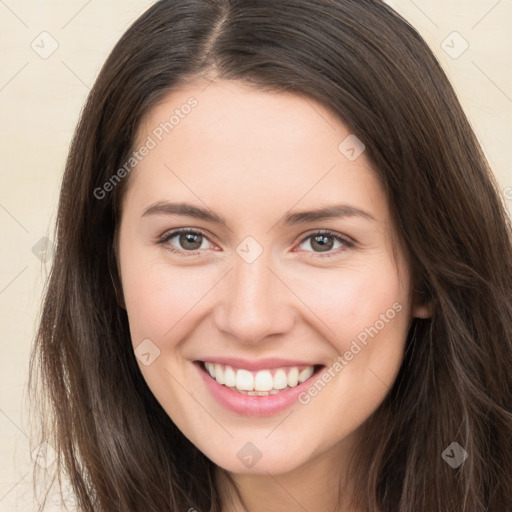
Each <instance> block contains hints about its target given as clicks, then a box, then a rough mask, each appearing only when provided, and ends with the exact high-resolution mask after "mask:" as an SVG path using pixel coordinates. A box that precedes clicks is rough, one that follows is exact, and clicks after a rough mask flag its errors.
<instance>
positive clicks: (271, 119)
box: [130, 81, 386, 217]
mask: <svg viewBox="0 0 512 512" xmlns="http://www.w3.org/2000/svg"><path fill="white" fill-rule="evenodd" d="M346 141H348V144H349V146H350V145H352V146H354V136H353V135H352V134H351V133H350V130H349V129H348V128H347V127H346V126H345V125H344V124H343V122H342V121H341V120H340V119H339V118H338V117H337V116H336V115H335V114H334V113H332V112H331V111H329V109H327V108H326V107H324V106H323V105H322V104H320V103H319V102H317V101H315V100H314V99H312V98H310V97H307V96H304V95H298V94H293V93H282V92H279V93H277V92H276V93H274V92H267V91H262V90H258V89H256V88H254V87H251V86H249V85H247V84H244V83H241V82H233V81H214V82H206V81H198V82H195V83H190V84H188V85H187V86H182V87H180V88H179V89H176V90H174V91H172V92H171V93H168V94H167V95H166V96H165V97H163V98H162V100H161V101H159V102H158V104H156V105H155V106H154V107H153V108H152V109H151V110H150V111H149V113H148V114H147V115H146V116H145V118H144V119H143V121H142V122H141V124H140V126H139V131H138V137H137V143H136V145H135V149H137V148H138V147H141V146H143V145H144V144H147V145H148V146H151V149H150V151H148V152H147V155H146V156H145V157H144V158H143V159H142V160H141V161H140V162H139V163H138V164H137V166H136V168H135V169H134V171H133V172H132V173H131V176H130V182H131V184H130V189H132V188H133V189H134V190H133V192H136V196H137V197H139V199H141V200H142V199H144V200H145V201H146V202H147V201H150V200H151V201H154V200H164V199H177V198H178V197H179V199H192V200H194V199H195V200H196V201H197V199H201V200H202V199H204V201H205V202H206V203H208V204H209V201H210V202H211V201H215V202H216V203H217V204H216V206H217V205H219V204H220V205H221V206H222V207H223V208H224V213H225V216H229V215H231V214H232V215H235V216H240V213H241V212H243V211H249V212H251V213H258V214H259V215H263V214H264V213H265V212H267V211H268V210H269V208H270V207H273V206H279V207H280V208H281V209H282V210H283V211H284V210H286V209H289V208H291V207H292V206H293V205H294V204H296V203H297V202H300V206H301V207H309V206H322V205H324V204H325V203H335V202H340V201H345V202H351V203H357V204H359V205H360V206H364V207H365V208H367V209H368V208H369V207H371V208H372V209H374V210H376V216H377V217H378V216H381V217H382V216H383V215H384V214H385V210H386V201H385V198H384V196H383V194H382V191H381V189H380V187H379V184H378V180H377V178H376V175H375V172H374V170H373V169H372V167H371V164H370V162H369V161H368V159H367V158H366V155H365V154H364V152H362V153H361V154H360V156H358V157H357V158H355V159H353V158H347V153H346V149H347V142H346ZM355 144H356V145H355V146H354V148H355V150H356V151H357V152H358V151H360V149H361V148H360V147H358V146H357V140H356V141H355ZM348 156H349V157H353V156H354V152H352V153H351V154H350V153H349V154H348ZM356 156H357V153H356ZM211 206H212V207H213V205H211ZM230 207H231V210H232V211H229V210H230ZM379 210H380V212H379Z"/></svg>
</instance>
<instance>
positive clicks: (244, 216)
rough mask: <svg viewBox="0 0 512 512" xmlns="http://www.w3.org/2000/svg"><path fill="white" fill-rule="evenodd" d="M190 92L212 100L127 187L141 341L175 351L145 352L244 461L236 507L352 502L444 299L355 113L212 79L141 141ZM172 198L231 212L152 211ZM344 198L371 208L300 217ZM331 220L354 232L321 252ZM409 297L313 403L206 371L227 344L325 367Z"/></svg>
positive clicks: (124, 268)
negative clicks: (415, 331) (358, 452)
mask: <svg viewBox="0 0 512 512" xmlns="http://www.w3.org/2000/svg"><path fill="white" fill-rule="evenodd" d="M191 96H193V97H194V98H196V99H197V102H198V104H197V106H196V107H195V108H194V109H192V110H191V111H190V113H189V114H187V115H186V116H184V117H183V118H181V119H180V121H179V124H177V125H176V126H175V127H174V129H173V130H172V132H170V133H169V134H166V135H165V136H164V137H163V138H162V140H161V141H158V144H157V145H156V147H154V148H153V149H151V151H149V153H148V154H147V156H145V157H144V159H143V160H142V161H141V162H140V163H139V164H138V165H137V167H136V169H135V170H134V171H132V173H131V175H130V178H129V180H130V181H129V186H128V188H127V191H126V194H125V196H124V199H123V205H122V216H121V222H120V227H119V232H118V246H117V249H118V257H119V266H120V274H121V280H122V287H123V295H124V301H125V306H126V310H127V313H128V318H129V324H130V332H131V337H132V342H133V346H134V348H136V347H137V346H138V345H139V344H140V343H141V342H142V341H143V340H151V341H150V343H151V344H152V345H150V347H158V350H159V351H160V352H159V355H158V357H156V359H154V361H153V362H152V363H151V364H148V365H145V364H141V362H140V360H139V359H138V362H139V367H140V370H141V372H142V375H143V377H144V379H145V380H146V382H147V384H148V386H149V388H150V389H151V391H152V392H153V394H154V395H155V397H156V398H157V400H158V401H159V402H160V404H161V405H162V407H163V408H164V409H165V411H166V412H167V413H168V415H169V416H170V417H171V418H172V420H173V421H174V423H175V424H176V425H177V426H178V428H179V429H180V430H181V431H182V432H183V434H184V435H185V436H186V437H187V438H188V439H189V440H190V441H191V442H192V443H194V444H195V446H196V447H197V448H198V449H199V450H201V451H202V452H203V453H204V454H205V455H206V456H207V457H208V458H209V459H211V460H212V461H213V462H214V463H215V464H217V465H218V466H219V468H221V469H219V477H220V478H222V476H223V474H225V473H224V472H228V473H229V474H230V475H231V476H232V477H233V479H234V481H235V483H236V485H237V488H238V491H239V493H240V496H241V498H242V501H243V506H242V504H241V503H235V505H233V506H231V505H229V504H228V503H227V500H226V503H225V504H224V507H223V512H234V511H237V512H238V511H241V510H244V509H245V510H248V511H250V512H254V511H258V512H263V511H275V510H289V511H291V512H294V511H303V510H308V511H310V512H320V511H335V510H348V508H346V507H344V508H342V509H340V508H338V507H337V498H338V496H337V486H338V483H339V482H340V483H341V484H342V485H345V486H346V490H347V492H348V490H349V489H350V480H349V479H348V478H347V476H346V466H347V462H348V457H349V456H350V454H351V450H352V449H353V447H354V443H355V442H356V440H357V439H358V434H359V432H360V428H361V425H362V424H363V423H364V422H365V421H366V420H367V419H368V418H369V417H370V416H371V415H372V413H373V412H374V411H375V410H376V408H377V407H378V406H379V405H380V404H381V402H382V401H383V400H384V398H385V396H386V394H387V392H388V390H389V388H390V387H391V385H392V383H393V381H394V380H395V378H396V375H397V373H398V370H399V367H400V364H401V362H402V358H403V351H404V344H405V340H406V335H407V332H408V328H409V325H410V322H411V319H412V318H413V317H414V316H420V317H424V316H426V315H427V313H428V312H427V311H426V309H425V307H424V306H422V305H421V304H419V303H417V300H416V298H415V296H414V295H413V293H412V290H411V275H410V272H409V268H408V265H407V264H406V262H405V261H404V258H403V257H402V254H401V252H400V251H398V256H399V258H398V261H396V262H395V259H394V257H393V253H392V250H393V243H392V234H393V229H394V228H393V226H392V225H391V223H390V212H389V207H388V205H387V201H386V198H385V196H384V193H383V191H382V189H381V187H380V185H379V183H378V181H377V178H376V176H375V174H374V172H373V171H372V167H371V163H370V162H369V160H368V159H367V157H366V155H365V153H364V152H363V153H362V154H361V155H360V156H359V157H358V158H357V159H355V160H354V161H350V160H349V159H347V158H346V156H345V155H344V154H342V153H341V152H340V151H339V149H338V146H339V144H340V142H342V141H343V140H344V139H345V138H346V137H347V136H348V135H349V134H350V131H349V130H348V128H347V127H346V126H345V125H344V124H343V123H341V122H340V120H339V119H337V118H336V117H335V116H334V115H333V114H332V113H331V112H329V111H328V110H327V109H326V108H325V107H323V106H322V105H321V104H319V103H317V102H316V101H314V100H313V99H311V98H307V99H306V98H304V97H302V96H299V95H296V94H290V93H269V92H262V91H259V90H257V89H255V88H253V87H249V86H247V85H244V84H242V83H239V82H227V81H220V80H217V81H215V82H213V83H211V84H210V85H208V87H205V82H204V81H201V80H198V81H197V82H195V83H189V84H187V85H186V86H182V87H181V88H180V89H177V90H174V91H172V93H169V94H168V95H167V96H165V97H164V99H163V100H162V101H160V102H159V103H158V105H156V106H155V107H154V108H153V109H152V110H151V111H150V112H149V114H148V115H147V116H146V118H145V119H144V122H143V123H141V126H140V130H139V137H138V143H139V144H142V143H143V142H144V141H146V140H147V137H148V136H151V135H152V132H153V130H154V129H155V127H157V126H159V125H160V123H162V122H164V121H165V120H168V119H169V117H170V115H171V114H172V112H173V111H174V110H175V109H176V108H180V106H182V105H184V104H185V103H186V102H187V99H188V98H189V97H191ZM153 138H155V137H154V136H153ZM136 147H139V145H137V146H136ZM157 202H180V203H189V204H191V205H194V206H197V207H199V208H206V209H208V210H209V211H210V212H214V213H215V214H216V215H218V216H220V217H222V219H224V221H225V224H224V223H215V222H213V221H211V220H207V219H199V218H193V217H190V216H184V215H178V214H170V213H165V212H162V211H160V212H157V213H152V214H147V215H144V212H145V211H146V210H147V209H148V208H149V207H150V206H151V205H154V204H155V203H157ZM334 204H345V205H350V206H352V207H355V208H357V209H359V210H362V211H364V212H366V213H367V214H369V215H367V216H363V215H345V216H341V217H338V218H330V219H323V220H309V221H308V222H305V223H298V224H290V225H285V224H284V221H283V219H284V217H285V216H286V215H288V214H290V213H295V212H298V211H304V210H316V209H318V208H321V207H325V206H327V205H334ZM370 216H371V217H370ZM178 228H189V229H190V231H191V232H192V234H194V233H196V234H197V233H198V232H199V233H200V234H202V235H203V236H202V237H201V236H199V238H196V240H198V243H197V244H196V245H194V246H193V247H192V244H191V243H189V245H186V242H187V239H184V237H181V238H180V236H179V235H176V236H174V237H172V238H170V239H168V240H167V241H164V242H162V243H158V240H159V239H160V238H162V236H163V235H165V234H166V233H169V232H171V231H172V230H175V229H178ZM319 230H330V231H333V232H334V233H335V234H336V235H337V236H340V237H342V240H341V241H339V240H337V239H336V238H333V237H331V236H329V235H327V238H326V239H324V241H325V242H326V243H328V244H331V245H329V247H331V246H332V248H330V249H329V250H328V251H327V252H322V249H321V244H318V243H315V240H314V237H315V236H317V233H316V232H317V231H319ZM306 235H309V238H306ZM248 236H251V237H252V238H253V239H254V240H255V241H256V242H251V243H253V244H256V243H257V245H250V246H247V245H245V246H243V247H245V249H247V248H248V247H250V251H252V254H255V252H254V251H256V250H257V249H255V247H257V246H259V247H261V249H263V252H262V253H261V254H260V255H259V256H258V257H257V258H256V259H255V260H254V261H251V262H248V261H247V260H246V259H244V258H243V257H241V254H242V253H241V252H237V248H239V245H240V244H241V242H243V241H244V239H246V237H248ZM324 236H325V235H324ZM343 238H344V239H348V240H349V241H352V242H353V244H352V245H349V244H347V243H346V242H344V241H343ZM192 240H194V239H192ZM251 240H252V239H251ZM196 247H199V248H196ZM169 248H174V249H175V250H176V251H178V252H177V253H172V252H171V251H170V250H169ZM187 251H188V252H189V253H196V254H194V255H193V256H187V254H186V252H187ZM197 253H198V254H197ZM324 254H330V257H322V255H324ZM398 272H399V275H398ZM393 304H395V308H396V305H397V304H398V305H399V307H398V309H399V310H400V311H399V312H398V311H396V314H395V312H394V313H393V318H392V319H389V318H388V319H387V320H388V321H386V322H384V323H383V322H380V324H383V328H380V327H378V334H376V335H375V336H374V337H368V343H367V345H364V346H363V345H362V344H361V343H359V345H360V346H361V347H362V349H361V350H360V351H359V352H358V353H357V354H356V355H354V356H353V358H351V360H350V361H348V362H347V364H346V365H345V366H344V368H343V370H342V371H339V372H336V373H335V377H334V378H332V379H331V380H330V381H329V382H328V384H327V385H326V386H325V387H324V388H323V389H322V390H321V392H319V393H318V394H317V395H315V396H314V397H313V398H311V400H310V401H309V402H308V403H300V402H299V401H297V400H295V401H294V402H293V403H292V404H291V405H289V406H287V407H285V408H284V409H282V410H279V411H277V412H273V413H271V414H258V413H256V414H253V415H249V414H244V413H240V412H239V411H238V412H236V411H233V410H231V409H229V408H228V407H226V406H225V404H223V403H221V402H219V400H218V399H217V398H216V397H215V396H214V395H212V392H211V390H210V389H209V387H208V386H207V385H205V376H206V379H211V380H212V381H213V379H212V378H211V377H209V376H207V373H206V372H205V371H204V370H203V369H201V368H200V366H199V364H198V363H197V361H208V359H211V358H222V357H233V358H241V359H244V360H247V361H256V362H257V361H261V360H263V359H266V358H286V359H292V360H294V361H295V360H299V361H302V362H304V363H305V364H311V365H318V366H320V365H322V366H321V368H320V370H319V373H316V374H314V375H313V376H312V377H311V381H310V382H313V381H314V380H316V379H317V378H318V377H319V376H321V375H322V374H323V373H325V372H327V369H328V368H330V367H332V365H333V362H334V361H336V360H337V358H338V357H339V356H342V357H343V355H344V354H346V352H347V351H350V347H351V344H352V342H353V341H354V340H356V339H357V336H358V334H360V333H361V332H363V331H364V329H365V328H369V327H370V326H375V325H380V324H376V321H378V320H379V318H382V317H381V316H380V315H382V314H383V313H385V312H386V311H389V310H390V308H391V309H393ZM146 343H148V342H146ZM152 350H154V349H152ZM349 356H350V355H349ZM349 356H348V357H349ZM346 359H347V358H346ZM318 366H315V369H317V368H318ZM274 369H275V368H274ZM331 371H332V370H331ZM304 384H305V385H308V386H309V382H306V383H304ZM215 385H217V384H215ZM223 387H224V388H225V386H223ZM232 393H237V391H232ZM238 395H240V393H238ZM271 396H278V395H271ZM248 398H249V399H251V400H252V402H251V403H254V401H256V400H258V398H260V397H248ZM261 398H265V397H261ZM266 398H268V397H266ZM247 443H252V445H254V447H256V450H257V451H256V450H255V448H254V447H252V445H251V448H247ZM244 446H245V448H244V449H245V450H253V452H251V453H252V454H254V453H259V454H260V455H261V458H260V459H259V460H258V461H257V462H256V463H255V464H254V465H252V466H251V465H248V464H247V463H246V462H244V460H242V459H243V457H241V456H237V454H239V452H240V450H241V449H242V448H243V447H244ZM242 453H245V452H242ZM246 460H247V459H246ZM342 495H343V493H342ZM235 501H236V500H235Z"/></svg>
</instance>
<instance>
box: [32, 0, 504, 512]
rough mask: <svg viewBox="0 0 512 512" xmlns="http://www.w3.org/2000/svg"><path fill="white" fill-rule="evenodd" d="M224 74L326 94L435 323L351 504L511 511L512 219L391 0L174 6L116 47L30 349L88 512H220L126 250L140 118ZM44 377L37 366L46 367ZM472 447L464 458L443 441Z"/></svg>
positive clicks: (72, 181)
mask: <svg viewBox="0 0 512 512" xmlns="http://www.w3.org/2000/svg"><path fill="white" fill-rule="evenodd" d="M204 74H208V75H209V76H211V77H215V78H219V79H227V80H240V81H243V82H245V83H247V84H251V85H253V86H255V87H257V88H260V89H262V90H269V91H270V90H272V91H288V92H290V91H291V92H295V93H298V94H304V95H306V96H309V97H312V98H314V99H316V100H317V101H320V102H322V104H324V105H326V106H327V107H328V108H329V109H330V110H331V111H333V112H334V113H335V114H336V115H338V116H339V118H340V119H341V120H342V121H343V122H344V123H345V124H346V125H347V126H348V127H350V129H351V132H352V133H354V134H356V135H357V137H358V138H359V139H361V141H363V143H364V144H365V145H366V155H367V156H368V158H370V160H371V161H372V163H373V164H374V167H375V169H376V170H377V172H378V174H379V179H380V181H381V183H382V186H383V187H384V190H385V193H386V195H387V198H388V202H389V206H390V210H391V212H392V215H393V221H394V224H395V225H396V226H397V229H398V236H399V238H400V243H401V244H402V245H403V247H404V249H405V252H406V253H407V257H408V259H409V262H410V265H411V268H412V269H413V273H414V277H415V281H414V283H415V287H416V290H417V291H418V292H419V293H420V294H421V296H422V297H423V298H424V300H425V301H426V302H428V303H429V304H430V308H431V313H432V316H431V318H428V319H414V320H413V322H412V324H411V328H410V331H409V333H408V338H407V345H406V353H405V358H404V361H403V364H402V366H401V369H400V372H399V375H398V377H397V379H396V381H395V383H394V385H393V387H392V389H391V390H390V391H389V393H388V395H387V397H386V398H385V400H384V402H383V403H382V404H381V406H380V407H379V408H378V410H377V411H376V412H375V413H374V414H373V415H372V417H371V418H369V420H368V421H367V422H366V424H365V431H364V432H365V435H364V442H362V443H361V445H360V446H358V450H357V456H356V457H355V458H354V461H353V476H354V482H355V485H356V487H355V495H354V500H355V503H357V504H358V505H359V506H360V507H362V508H363V509H365V510H368V511H369V512H377V511H379V512H397V511H400V512H418V511H421V512H434V511H435V512H484V511H491V512H505V511H509V510H512V227H511V223H510V219H509V217H508V216H507V211H506V208H505V205H504V199H503V198H502V197H501V196H500V190H499V187H498V185H497V183H496V181H495V179H494V177H493V175H492V173H491V171H490V169H489V166H488V164H487V162H486V160H485V157H484V155H483V153H482V151H481V149H480V147H479V144H478V142H477V140H476V138H475V135H474V133H473V131H472V129H471V127H470V124H469V123H468V120H467V119H466V117H465V115H464V113H463V110H462V108H461V106H460V104H459V102H458V100H457V98H456V95H455V93H454V91H453V88H452V87H451V85H450V83H449V81H448V79H447V78H446V76H445V74H444V72H443V71H442V69H441V67H440V65H439V63H438V62H437V60H436V59H435V57H434V56H433V54H432V52H431V50H430V49H429V48H428V47H427V45H426V43H425V42H424V40H423V39H422V38H421V37H420V35H419V34H418V33H417V31H416V30H415V29H414V28H412V27H411V26H410V25H409V24H408V23H407V22H406V21H405V20H404V19H402V18H401V17H400V16H399V15H398V14H397V13H395V12H394V11H393V10H392V9H390V8H389V7H388V6H386V5H385V4H384V3H383V2H381V1H378V0H280V1H275V0H257V1H256V0H250V1H249V0H247V1H243V0H162V1H159V2H157V3H156V4H155V5H154V6H152V7H151V8H150V9H149V10H148V11H147V12H146V13H145V14H143V15H142V16H141V17H140V18H139V19H138V20H137V21H136V22H135V23H134V24H133V25H132V26H131V27H130V28H129V29H128V31H127V32H126V33H125V34H124V35H123V37H122V38H121V40H120V41H119V42H118V44H117V45H116V46H115V48H114V49H113V51H112V53H111V54H110V56H109V58H108V60H107V61H106V63H105V64H104V66H103V69H102V70H101V73H100V75H99V77H98V79H97V80H96V83H95V85H94V87H93V89H92V91H91V93H90V95H89V98H88V100H87V103H86V105H85V108H84V110H83V112H82V115H81V119H80V122H79V124H78V127H77V129H76V132H75V136H74V139H73V142H72V146H71V149H70V152H69V156H68V159H67V164H66V170H65V174H64V179H63V183H62V189H61V195H60V202H59V210H58V219H57V225H56V234H55V240H56V251H55V257H54V262H53V267H52V269H51V274H50V278H49V281H48V285H47V290H46V296H45V300H44V304H43V310H42V315H41V319H40V326H39V331H38V334H37V339H36V341H35V344H34V348H33V353H32V357H31V362H30V364H31V380H30V382H29V386H30V389H32V394H33V397H34V398H33V399H34V401H38V402H39V403H40V404H41V411H42V412H41V420H40V421H41V422H42V425H43V432H42V435H43V438H44V439H46V440H47V441H48V442H49V443H50V444H51V445H52V446H53V447H54V448H55V449H56V451H57V453H58V458H57V464H56V468H57V474H59V475H60V474H61V473H62V474H63V475H64V474H65V475H66V477H67V478H68V479H69V481H70V483H71V485H72V489H73V491H74V493H75V494H76V499H77V500H78V504H79V509H80V510H83V511H85V512H92V511H116V512H118V511H130V512H136V511H141V512H162V511H164V510H172V511H185V510H189V509H190V508H193V509H196V510H197V511H200V512H204V511H211V512H220V510H221V508H220V506H221V505H220V504H221V498H220V492H219V488H218V485H217V483H216V480H215V476H214V475H215V464H214V463H213V462H212V461H210V460H209V459H207V458H206V457H205V456H204V455H203V454H202V453H201V452H199V450H198V449H197V448H196V447H195V446H193V445H192V444H191V443H190V442H189V441H188V440H187V439H186V438H185V437H184V435H183V434H182V433H181V432H180V431H179V430H178V429H177V427H176V426H175V425H174V423H173V421H172V420H171V419H170V418H169V417H168V415H167V414H166V413H165V411H164V410H163V409H162V407H161V406H160V405H159V403H158V402H157V401H156V399H155V398H154V396H153V395H152V393H151V391H150V390H149V388H148V386H147V385H146V383H145V381H144V379H143V377H142V375H141V372H140V371H139V368H138V365H137V363H136V359H135V356H134V353H133V350H132V346H131V341H130V335H129V330H128V319H127V315H126V311H125V310H124V309H123V307H122V306H121V305H120V300H122V292H120V289H121V288H120V284H119V278H118V274H117V267H116V260H115V254H114V249H113V242H114V237H115V232H116V227H117V223H118V220H119V216H120V208H119V207H120V204H121V199H122V197H123V190H124V189H125V187H126V183H127V182H128V181H129V177H125V178H124V179H123V180H121V181H120V182H119V183H118V184H117V183H116V186H115V187H113V190H111V191H110V192H109V193H107V194H105V195H104V197H102V198H98V197H97V196H98V195H99V194H95V193H94V191H95V190H97V189H98V188H101V187H102V186H103V185H104V184H105V183H106V182H107V181H108V180H110V179H111V178H112V176H113V175H114V174H116V172H118V170H119V168H120V167H121V166H122V165H123V163H124V162H126V161H127V158H129V155H130V153H131V152H132V151H133V149H134V147H133V146H134V144H135V137H136V133H137V129H138V127H139V125H140V122H141V119H142V118H143V116H144V115H145V114H147V112H148V111H149V109H151V107H152V106H153V105H154V104H155V103H156V102H157V101H159V100H160V99H161V98H162V97H163V96H164V95H165V94H167V93H168V92H170V91H171V90H173V88H175V87H177V86H178V85H180V84H181V83H183V82H184V81H185V80H187V79H191V78H193V77H197V76H200V75H204ZM36 376H38V377H39V378H37V379H36ZM453 442H456V443H458V444H459V445H460V446H461V447H463V449H464V450H465V451H466V452H467V454H468V457H467V459H466V460H465V461H464V462H463V463H462V464H461V465H460V466H459V467H456V468H452V467H451V466H450V465H449V464H447V463H446V462H445V460H444V459H443V457H442V454H443V451H444V450H445V449H446V448H447V447H449V446H450V445H451V443H453Z"/></svg>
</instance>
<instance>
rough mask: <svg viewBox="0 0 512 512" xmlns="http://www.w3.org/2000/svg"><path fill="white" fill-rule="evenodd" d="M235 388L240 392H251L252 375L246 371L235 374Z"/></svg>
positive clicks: (252, 388)
mask: <svg viewBox="0 0 512 512" xmlns="http://www.w3.org/2000/svg"><path fill="white" fill-rule="evenodd" d="M235 387H236V389H239V390H240V391H253V390H254V377H253V376H252V373H251V372H249V371H247V370H238V371H237V372H236V384H235Z"/></svg>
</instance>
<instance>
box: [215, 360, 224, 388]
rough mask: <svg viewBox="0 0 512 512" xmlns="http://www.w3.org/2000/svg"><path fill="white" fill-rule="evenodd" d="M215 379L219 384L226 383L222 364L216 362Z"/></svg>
mask: <svg viewBox="0 0 512 512" xmlns="http://www.w3.org/2000/svg"><path fill="white" fill-rule="evenodd" d="M214 366H215V380H216V381H217V382H218V383H219V384H224V372H223V371H222V366H221V365H220V364H215V365H214Z"/></svg>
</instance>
